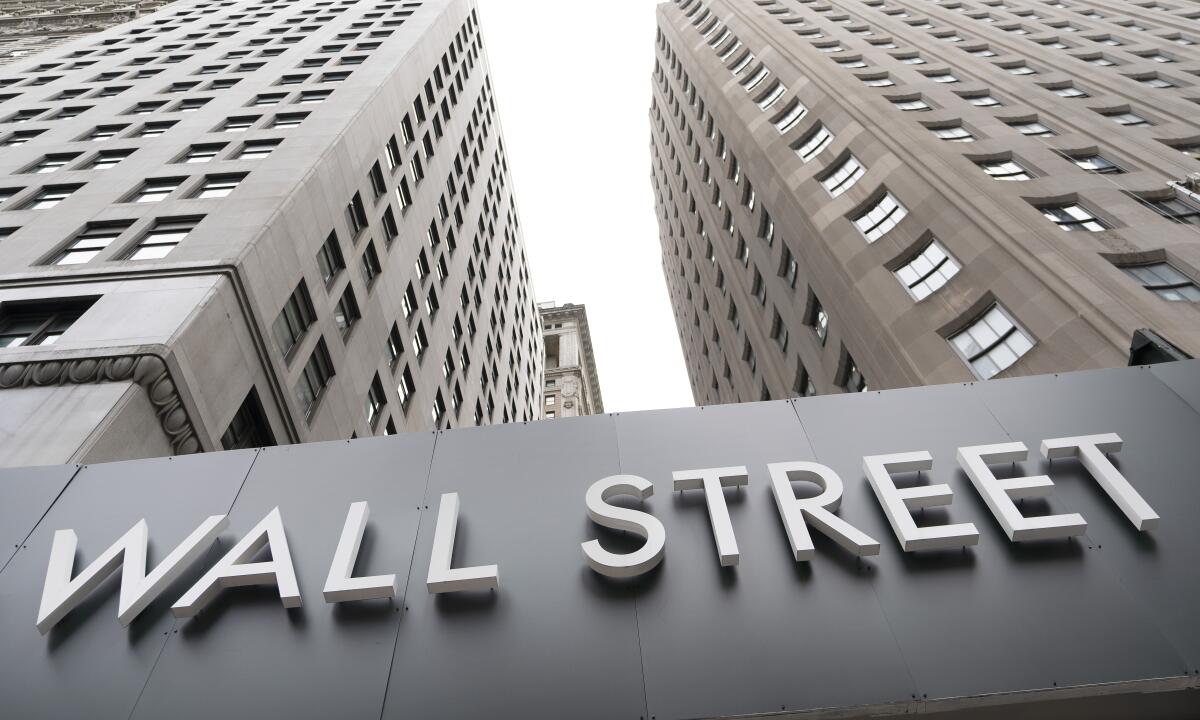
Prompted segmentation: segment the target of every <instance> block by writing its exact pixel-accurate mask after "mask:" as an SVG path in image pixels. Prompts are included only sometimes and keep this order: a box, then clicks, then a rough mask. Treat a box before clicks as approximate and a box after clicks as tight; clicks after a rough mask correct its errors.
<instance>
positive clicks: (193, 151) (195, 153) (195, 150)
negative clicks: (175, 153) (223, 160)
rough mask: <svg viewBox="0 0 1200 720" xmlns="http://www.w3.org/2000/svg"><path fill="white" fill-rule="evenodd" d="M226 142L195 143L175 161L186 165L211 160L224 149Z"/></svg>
mask: <svg viewBox="0 0 1200 720" xmlns="http://www.w3.org/2000/svg"><path fill="white" fill-rule="evenodd" d="M224 147H225V143H208V144H204V145H193V146H191V147H190V148H188V149H187V151H186V152H184V154H183V155H181V156H180V157H179V159H178V160H176V161H175V162H177V163H183V164H185V165H189V164H196V163H206V162H211V161H212V160H213V158H215V157H216V156H217V153H219V152H221V150H222V149H224Z"/></svg>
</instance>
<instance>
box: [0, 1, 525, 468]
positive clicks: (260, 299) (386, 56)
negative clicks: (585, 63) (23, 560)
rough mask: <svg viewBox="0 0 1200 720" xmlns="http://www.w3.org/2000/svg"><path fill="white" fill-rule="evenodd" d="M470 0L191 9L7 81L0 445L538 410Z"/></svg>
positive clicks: (477, 420) (27, 453)
mask: <svg viewBox="0 0 1200 720" xmlns="http://www.w3.org/2000/svg"><path fill="white" fill-rule="evenodd" d="M482 48H483V45H482V39H481V36H480V28H479V22H478V19H477V16H476V11H475V8H474V4H473V3H472V2H469V1H468V0H421V1H418V0H336V1H335V0H220V1H218V0H193V1H190V2H189V1H186V0H185V1H184V2H177V3H174V4H172V5H171V6H169V7H167V8H164V9H161V10H159V11H157V12H155V13H153V14H151V15H148V16H147V17H145V18H143V19H141V20H138V21H135V22H133V23H129V24H126V25H123V26H120V27H118V28H113V29H110V30H106V31H104V32H100V33H97V34H95V35H92V36H88V37H85V38H80V39H76V40H74V41H72V42H69V43H67V44H65V45H63V46H61V47H58V48H56V49H55V50H53V51H51V52H48V53H45V54H42V55H40V56H39V57H36V58H33V59H31V60H29V61H28V62H26V63H24V64H15V65H12V66H10V67H9V68H8V69H7V71H6V72H5V73H4V74H3V75H2V76H0V85H2V86H3V92H4V93H5V94H6V96H7V98H8V99H7V100H6V101H5V102H4V105H3V108H4V109H3V113H0V197H2V198H3V202H2V203H0V236H2V237H0V464H2V465H33V464H49V463H59V462H98V461H103V460H112V459H118V458H131V457H145V456H160V455H170V454H178V453H189V452H196V451H206V450H214V449H221V448H235V447H246V446H258V445H265V444H274V443H292V442H305V441H311V440H329V439H337V438H349V437H353V436H364V435H372V434H376V435H378V434H389V433H394V432H400V431H406V430H407V431H417V430H430V429H434V428H447V427H459V426H466V425H480V424H488V423H498V422H505V421H513V420H522V419H533V418H537V417H539V416H540V414H541V406H542V397H541V392H542V388H541V377H542V358H543V351H542V340H541V332H540V325H539V323H540V320H539V316H538V311H537V306H536V304H535V302H534V299H533V292H532V289H531V286H530V282H529V275H528V270H527V265H526V260H525V250H524V244H523V241H522V239H521V233H520V227H519V223H518V219H517V214H516V207H515V204H514V201H513V197H512V194H511V190H510V184H509V181H508V167H507V161H506V159H505V155H504V145H503V141H502V139H501V136H500V127H499V124H498V120H497V116H496V101H495V98H494V96H493V92H492V87H491V82H490V80H489V78H488V70H487V64H486V59H485V56H484V53H483V49H482Z"/></svg>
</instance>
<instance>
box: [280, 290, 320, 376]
mask: <svg viewBox="0 0 1200 720" xmlns="http://www.w3.org/2000/svg"><path fill="white" fill-rule="evenodd" d="M316 319H317V315H316V311H314V310H313V305H312V298H310V297H309V295H308V288H307V287H305V285H304V281H303V280H301V281H300V284H299V285H297V286H296V289H295V290H293V291H292V294H291V295H289V296H288V299H287V302H286V303H284V305H283V309H282V310H280V311H279V315H278V316H276V318H275V322H273V323H271V334H272V335H273V336H274V337H275V346H276V347H278V348H279V354H280V355H282V356H283V357H284V359H287V358H288V357H289V356H290V355H291V353H292V350H294V349H295V348H296V345H298V344H299V343H300V339H301V338H303V337H304V333H305V332H307V331H308V328H309V327H310V326H311V325H312V324H313V322H315V321H316Z"/></svg>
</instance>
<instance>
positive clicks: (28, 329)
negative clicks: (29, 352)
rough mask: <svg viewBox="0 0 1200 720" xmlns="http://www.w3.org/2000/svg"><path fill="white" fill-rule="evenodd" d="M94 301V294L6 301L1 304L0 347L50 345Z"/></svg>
mask: <svg viewBox="0 0 1200 720" xmlns="http://www.w3.org/2000/svg"><path fill="white" fill-rule="evenodd" d="M93 302H95V299H94V298H89V299H83V300H79V299H71V300H46V301H38V302H36V303H5V304H4V305H3V306H0V348H14V347H31V346H34V345H53V344H54V343H55V342H57V341H58V339H59V338H60V337H62V334H63V333H64V332H66V331H67V329H68V328H69V327H71V325H72V324H74V322H75V321H76V320H78V319H79V318H80V316H82V315H83V313H84V312H86V311H87V309H88V308H89V307H91V305H92V303H93Z"/></svg>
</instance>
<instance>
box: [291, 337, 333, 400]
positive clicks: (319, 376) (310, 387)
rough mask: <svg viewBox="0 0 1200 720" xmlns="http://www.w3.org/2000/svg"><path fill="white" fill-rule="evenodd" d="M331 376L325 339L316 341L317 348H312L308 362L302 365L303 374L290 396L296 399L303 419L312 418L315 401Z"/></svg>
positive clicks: (331, 368)
mask: <svg viewBox="0 0 1200 720" xmlns="http://www.w3.org/2000/svg"><path fill="white" fill-rule="evenodd" d="M333 374H334V371H333V362H332V361H331V360H330V359H329V350H328V349H327V348H326V347H325V338H321V339H320V340H318V341H317V346H316V347H315V348H313V352H312V355H310V356H309V358H308V362H306V363H305V364H304V372H302V373H301V374H300V380H299V381H297V382H296V386H295V387H294V388H293V389H292V394H293V395H294V396H295V398H296V404H297V405H299V406H300V411H301V412H303V413H304V417H306V418H311V417H312V414H313V411H314V410H315V409H316V406H317V401H318V400H319V399H320V398H321V394H322V393H323V392H325V388H326V387H328V385H329V381H330V380H331V379H332V378H333Z"/></svg>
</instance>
